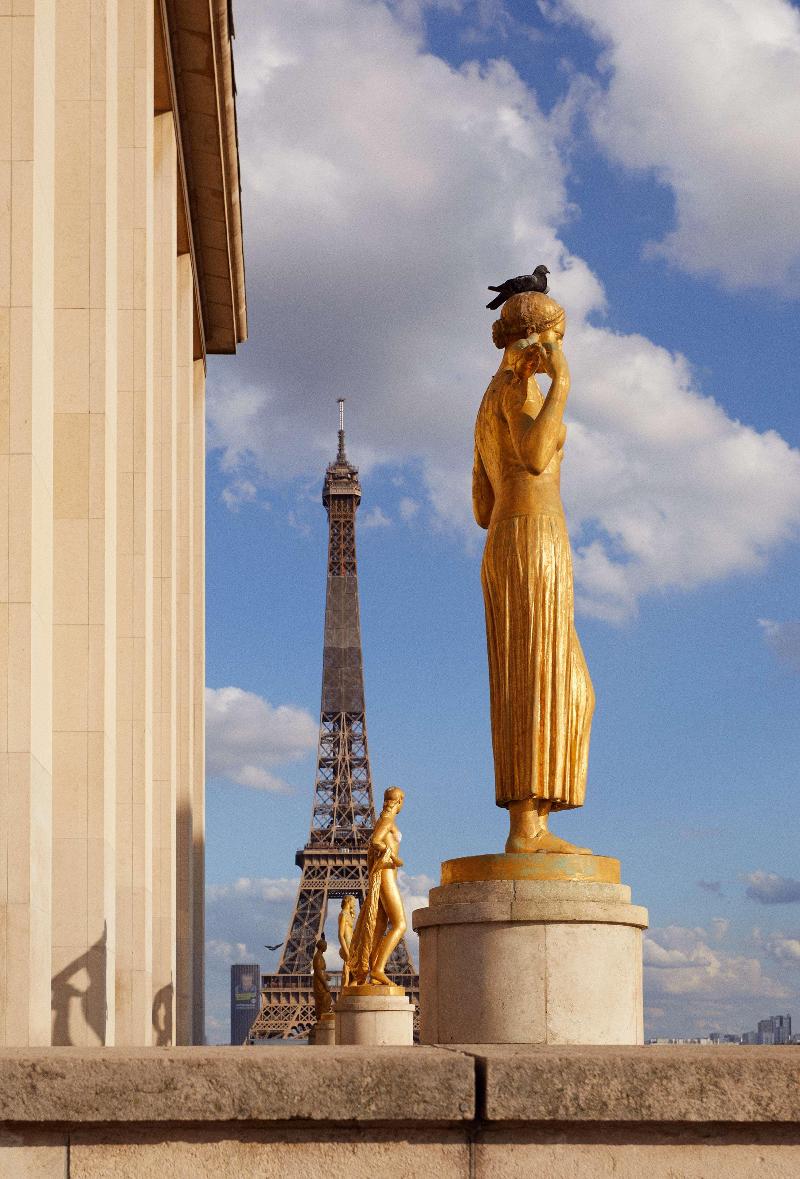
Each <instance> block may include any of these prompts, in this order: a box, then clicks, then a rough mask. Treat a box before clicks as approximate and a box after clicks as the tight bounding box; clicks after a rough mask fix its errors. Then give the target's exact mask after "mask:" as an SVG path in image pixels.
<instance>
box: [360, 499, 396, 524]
mask: <svg viewBox="0 0 800 1179" xmlns="http://www.w3.org/2000/svg"><path fill="white" fill-rule="evenodd" d="M358 522H359V526H360V527H361V528H388V527H389V525H390V524H391V520H390V519H389V517H388V516H387V515H386V514H385V512H384V511H383V509H382V508H379V507H378V506H377V504H376V506H375V507H374V508H369V509H368V510H367V511H366V512H364V513H362V514H361V515H360V516H359V521H358Z"/></svg>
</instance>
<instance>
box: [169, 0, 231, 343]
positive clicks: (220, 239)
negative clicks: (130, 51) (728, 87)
mask: <svg viewBox="0 0 800 1179" xmlns="http://www.w3.org/2000/svg"><path fill="white" fill-rule="evenodd" d="M157 11H158V12H159V13H160V18H161V19H160V24H161V27H162V28H163V29H164V31H165V36H164V38H163V40H164V48H165V55H164V56H165V58H166V60H165V63H164V64H165V75H166V76H165V78H164V84H163V85H162V87H161V90H162V92H163V93H164V94H165V95H166V94H167V92H168V98H167V97H164V98H162V99H161V103H162V105H163V104H165V103H166V102H167V101H168V102H169V106H170V108H171V109H172V110H173V111H174V113H175V123H176V136H177V140H178V145H179V165H180V181H181V189H182V195H183V206H184V213H185V217H184V223H183V226H182V230H183V233H182V237H183V239H184V242H183V244H184V248H185V249H187V250H188V252H189V253H191V255H192V263H193V268H194V273H195V282H196V292H197V308H198V323H197V329H198V330H197V331H196V340H195V354H196V355H203V354H204V353H207V352H235V351H236V345H237V344H238V343H240V342H241V341H243V340H245V339H246V338H247V304H246V296H245V278H244V253H243V248H242V216H241V199H240V178H239V149H238V141H237V131H236V105H235V102H236V86H235V80H234V73H233V58H232V53H231V37H232V33H233V30H232V28H231V24H230V8H229V0H157ZM158 95H159V86H158V70H157V81H156V105H157V108H158V105H159V100H158Z"/></svg>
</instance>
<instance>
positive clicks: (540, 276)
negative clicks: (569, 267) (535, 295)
mask: <svg viewBox="0 0 800 1179" xmlns="http://www.w3.org/2000/svg"><path fill="white" fill-rule="evenodd" d="M549 273H550V271H549V270H548V269H547V267H546V266H537V267H536V269H535V270H534V272H533V274H519V275H517V277H516V278H507V279H506V281H505V282H504V283H501V284H500V286H499V287H488V288H487V290H490V291H497V298H496V299H492V301H491V303H487V304H486V306H487V307H488V309H489V310H490V311H496V310H497V308H498V307H502V305H503V304H504V303H505V301H506V299H510V298H511V296H512V295H521V294H523V293H524V292H525V291H538V292H539V294H541V295H546V294H547V289H548V288H547V276H548V274H549Z"/></svg>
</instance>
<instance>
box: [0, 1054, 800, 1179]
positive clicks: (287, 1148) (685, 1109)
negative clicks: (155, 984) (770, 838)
mask: <svg viewBox="0 0 800 1179" xmlns="http://www.w3.org/2000/svg"><path fill="white" fill-rule="evenodd" d="M799 1082H800V1052H798V1051H797V1050H796V1049H794V1048H793V1047H785V1048H758V1047H752V1048H750V1047H748V1048H735V1047H727V1048H726V1047H720V1048H690V1047H686V1048H679V1047H663V1048H662V1047H647V1048H585V1047H580V1048H579V1047H572V1048H529V1047H522V1046H519V1047H504V1048H496V1049H481V1050H472V1049H469V1048H458V1047H456V1048H452V1049H443V1048H373V1049H369V1050H364V1049H360V1048H322V1047H320V1048H307V1047H296V1048H295V1047H271V1048H267V1047H259V1048H214V1049H201V1048H186V1049H180V1048H178V1049H175V1048H169V1049H141V1050H136V1049H132V1050H125V1049H105V1050H104V1049H95V1050H92V1049H70V1048H64V1049H42V1050H35V1051H33V1050H27V1049H18V1050H5V1051H4V1052H3V1053H2V1054H0V1119H2V1122H1V1123H0V1179H11V1177H12V1176H13V1179H25V1177H27V1176H36V1179H50V1177H51V1176H52V1177H53V1179H56V1177H58V1179H64V1176H67V1179H90V1177H91V1179H95V1177H97V1179H99V1177H101V1176H102V1177H105V1176H108V1175H114V1176H115V1179H128V1177H131V1179H133V1177H136V1179H141V1177H146V1176H150V1175H157V1176H159V1179H161V1177H163V1176H167V1175H168V1176H170V1179H184V1177H185V1179H189V1176H192V1177H194V1176H196V1175H203V1174H207V1175H213V1176H214V1177H215V1179H227V1177H228V1176H231V1177H233V1176H236V1177H237V1179H239V1177H240V1176H244V1175H246V1176H259V1179H262V1177H263V1179H271V1177H273V1176H275V1177H278V1176H280V1177H281V1179H286V1177H292V1176H295V1175H296V1176H303V1177H304V1179H313V1177H315V1176H318V1175H319V1176H323V1175H324V1176H326V1177H327V1179H338V1177H340V1176H341V1179H345V1177H346V1179H361V1177H362V1176H363V1177H364V1179H367V1177H369V1179H373V1177H374V1176H375V1175H376V1174H386V1175H395V1176H402V1177H403V1179H414V1177H416V1176H419V1177H420V1179H422V1177H424V1179H431V1177H433V1176H435V1177H436V1179H450V1177H453V1179H455V1177H456V1176H458V1177H460V1179H461V1177H463V1179H489V1177H491V1179H512V1177H516V1176H528V1175H535V1174H541V1175H545V1176H547V1177H548V1179H562V1177H563V1179H567V1177H569V1179H596V1177H597V1176H605V1175H609V1176H610V1175H613V1176H614V1177H615V1179H634V1177H636V1179H639V1177H640V1176H642V1175H646V1176H647V1179H667V1176H669V1177H670V1179H681V1177H684V1176H685V1177H686V1179H709V1177H712V1176H725V1177H726V1179H745V1177H747V1179H750V1177H751V1176H763V1177H764V1179H781V1177H783V1176H786V1177H787V1179H788V1177H789V1176H794V1175H797V1174H800V1084H799Z"/></svg>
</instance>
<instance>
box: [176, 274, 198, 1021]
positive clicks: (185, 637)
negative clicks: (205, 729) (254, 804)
mask: <svg viewBox="0 0 800 1179" xmlns="http://www.w3.org/2000/svg"><path fill="white" fill-rule="evenodd" d="M193 315H194V285H193V281H192V266H191V259H190V257H189V255H188V254H182V255H181V256H180V257H179V258H178V365H177V377H178V388H177V396H178V422H177V446H176V457H177V464H178V469H177V504H176V508H177V524H176V540H177V553H176V574H177V586H176V591H177V593H176V604H177V617H176V632H175V645H176V654H177V682H176V685H175V687H176V713H177V717H176V719H177V733H176V738H177V769H178V780H177V808H178V809H177V820H176V821H177V840H176V846H177V862H176V871H177V879H176V902H177V914H176V918H177V926H176V936H177V960H176V1001H175V1011H176V1043H178V1044H191V1043H192V1041H193V1028H192V1007H193V1000H194V971H193V963H192V958H193V949H194V927H193V916H192V907H193V903H194V895H193V878H194V862H193V847H192V821H193V814H192V811H193V803H194V799H193V791H192V780H193V774H194V674H193V662H194V660H193V647H194V620H193V616H192V606H193V598H194V577H193V558H194V539H195V538H194V527H193V524H194V521H193V506H194V471H193V467H194V387H193V385H194V372H193V369H192V341H193V335H194V322H193Z"/></svg>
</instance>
